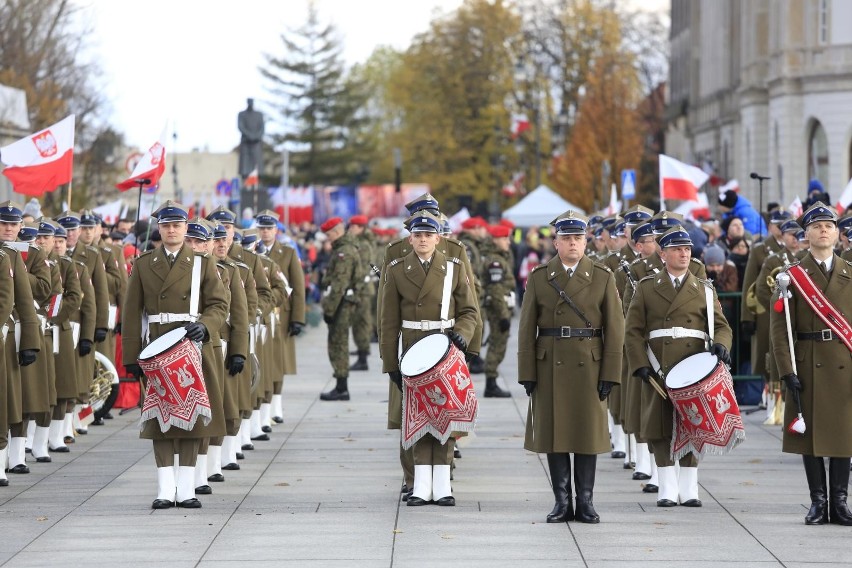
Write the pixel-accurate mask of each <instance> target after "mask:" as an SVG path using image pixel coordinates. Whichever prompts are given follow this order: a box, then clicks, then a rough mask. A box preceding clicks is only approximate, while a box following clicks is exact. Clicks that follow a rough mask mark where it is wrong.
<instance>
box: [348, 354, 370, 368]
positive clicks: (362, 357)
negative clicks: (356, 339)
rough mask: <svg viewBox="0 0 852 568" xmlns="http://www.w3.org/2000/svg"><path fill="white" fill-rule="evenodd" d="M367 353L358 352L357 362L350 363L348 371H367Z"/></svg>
mask: <svg viewBox="0 0 852 568" xmlns="http://www.w3.org/2000/svg"><path fill="white" fill-rule="evenodd" d="M368 353H369V352H368V351H359V352H358V360H357V361H355V362H354V363H352V366H351V367H349V370H350V371H367V370H369V369H368V368H367V355H368Z"/></svg>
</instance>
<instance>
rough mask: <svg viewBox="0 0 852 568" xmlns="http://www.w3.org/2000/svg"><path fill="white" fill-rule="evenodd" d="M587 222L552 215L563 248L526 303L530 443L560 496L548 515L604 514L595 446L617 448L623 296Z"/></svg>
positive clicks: (586, 519)
mask: <svg viewBox="0 0 852 568" xmlns="http://www.w3.org/2000/svg"><path fill="white" fill-rule="evenodd" d="M586 222H587V221H586V218H585V217H583V216H582V215H580V214H578V213H575V212H574V211H573V210H569V211H567V212H566V213H563V214H562V215H560V216H559V217H557V218H556V219H554V221H553V222H552V223H551V225H553V227H554V230H555V234H554V238H553V244H554V246H555V247H556V252H557V255H556V256H555V257H553V259H551V260H550V262H548V263H547V264H545V265H541V266H538V267H536V268H535V269H534V270H533V272H532V273H531V274H530V276H529V279H528V280H527V290H526V292H525V293H524V300H523V304H522V305H521V322H520V329H519V330H518V382H519V383H521V384H522V385H523V386H524V389H525V390H526V391H527V395H529V396H530V406H529V412H528V414H527V427H526V439H525V440H524V448H525V449H527V450H529V451H531V452H538V453H545V454H547V464H548V467H549V469H550V478H551V480H552V483H553V496H554V498H555V504H554V506H553V510H552V511H551V512H550V513H549V514H548V515H547V522H548V523H561V522H565V521H571V520H576V521H579V522H581V523H598V522H600V517H599V516H598V514H597V512H596V511H595V507H594V504H593V493H594V487H595V468H596V464H597V454H600V453H603V452H609V451H610V448H611V446H610V441H609V429H608V427H607V407H606V402H605V401H606V399H607V397H608V396H609V393H610V391H611V390H612V387H613V386H614V385H615V384H617V383H618V382H619V381H620V380H621V352H622V348H623V344H624V316H623V315H622V311H621V302H620V301H619V297H618V291H617V290H616V287H615V276H614V275H613V274H612V272H611V271H610V270H609V269H608V268H606V267H605V266H602V265H600V264H597V263H595V262H593V261H592V260H591V259H589V258H588V257H586V255H585V246H586V238H585V235H586ZM572 453H573V454H574V484H575V486H576V492H577V499H576V511H575V509H574V506H573V503H572V502H571V494H572V491H571V454H572Z"/></svg>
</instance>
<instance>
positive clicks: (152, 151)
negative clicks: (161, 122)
mask: <svg viewBox="0 0 852 568" xmlns="http://www.w3.org/2000/svg"><path fill="white" fill-rule="evenodd" d="M167 130H168V125H166V126H165V127H163V132H162V133H161V134H160V139H159V140H157V141H156V142H154V144H153V145H152V146H151V147H150V148H148V151H147V152H145V154H144V155H143V156H142V158H141V159H140V160H139V161H138V162H137V163H136V167H135V168H133V173H132V174H130V177H129V178H127V179H126V180H124V181H123V182H121V183H117V184H115V187H117V188H118V189H120V190H121V191H127V190H128V189H133V188H134V187H139V185H140V183H139V182H140V180H143V179H144V180H147V182H146V183H143V184H141V185H142V186H143V187H153V186H155V185H157V182H159V181H160V178H161V177H163V173H165V171H166V135H167V134H166V132H167Z"/></svg>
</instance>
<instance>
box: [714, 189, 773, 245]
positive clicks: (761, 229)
mask: <svg viewBox="0 0 852 568" xmlns="http://www.w3.org/2000/svg"><path fill="white" fill-rule="evenodd" d="M719 207H720V209H721V210H722V221H724V220H725V219H729V218H731V217H738V218H739V219H742V221H743V226H744V227H745V230H746V231H748V232H749V233H751V234H752V235H753V236H755V237H757V236H758V235H760V236H762V237H764V236H766V223H765V222H764V221H763V218H762V217H761V215H760V214H759V213H758V212H757V211H756V210H755V208H754V207H753V206H752V204H751V203H750V202H749V200H748V199H746V198H745V197H743V196H742V195H740V194H738V193H737V192H736V191H733V190H728V191H725V192H722V193H720V194H719Z"/></svg>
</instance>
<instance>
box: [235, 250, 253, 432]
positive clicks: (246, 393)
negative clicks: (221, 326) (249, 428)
mask: <svg viewBox="0 0 852 568" xmlns="http://www.w3.org/2000/svg"><path fill="white" fill-rule="evenodd" d="M234 264H235V265H236V267H237V273H238V274H239V277H240V280H241V281H242V284H243V292H244V293H245V295H246V314H247V317H248V326H249V328H250V327H251V325H252V324H253V323H254V322H255V320H256V317H257V316H256V314H257V310H258V307H257V287H256V285H255V283H254V275H253V274H252V273H251V270H250V269H249V267H248V265H247V264H245V263H244V262H237V261H235V262H234ZM247 349H248V351H249V354H248V355H247V356H246V363H245V365H244V366H243V371H242V372H241V373H240V374H239V375H237V376H236V379H237V390H238V397H237V400H238V406H239V409H240V414H241V417H242V418H248V416H249V415H250V414H251V411H252V408H253V401H252V398H251V381H252V374H253V371H252V367H253V364H252V360H251V359H252V357H257V353H254V354H252V350H253V349H254V346H253V345H252V342H251V336H249V341H248V343H247Z"/></svg>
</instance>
